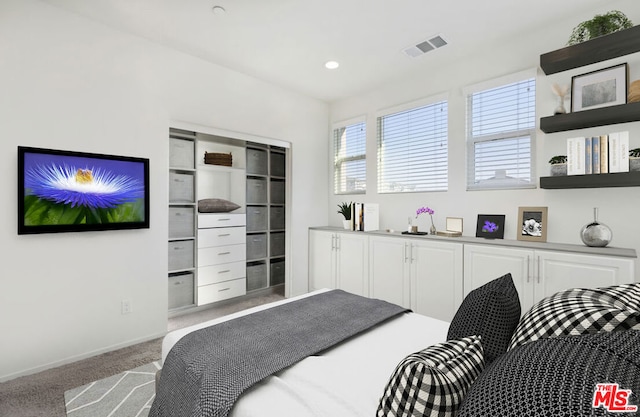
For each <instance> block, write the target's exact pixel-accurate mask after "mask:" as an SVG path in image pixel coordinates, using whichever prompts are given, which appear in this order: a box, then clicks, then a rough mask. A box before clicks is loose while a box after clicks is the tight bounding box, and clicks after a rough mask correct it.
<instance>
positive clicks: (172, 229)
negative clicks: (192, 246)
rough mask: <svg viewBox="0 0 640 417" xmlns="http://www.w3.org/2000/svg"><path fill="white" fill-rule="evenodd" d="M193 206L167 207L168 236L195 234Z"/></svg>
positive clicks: (189, 235) (179, 236) (191, 235)
mask: <svg viewBox="0 0 640 417" xmlns="http://www.w3.org/2000/svg"><path fill="white" fill-rule="evenodd" d="M194 222H195V208H193V207H169V238H181V237H193V236H195V224H194Z"/></svg>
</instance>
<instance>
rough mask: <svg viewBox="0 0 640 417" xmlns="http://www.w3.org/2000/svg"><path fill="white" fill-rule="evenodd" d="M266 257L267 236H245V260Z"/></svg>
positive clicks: (260, 234) (261, 234)
mask: <svg viewBox="0 0 640 417" xmlns="http://www.w3.org/2000/svg"><path fill="white" fill-rule="evenodd" d="M266 257H267V235H266V234H264V233H259V234H255V235H247V260H252V259H260V258H266Z"/></svg>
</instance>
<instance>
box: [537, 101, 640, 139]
mask: <svg viewBox="0 0 640 417" xmlns="http://www.w3.org/2000/svg"><path fill="white" fill-rule="evenodd" d="M639 120H640V102H637V103H627V104H619V105H617V106H609V107H602V108H599V109H592V110H583V111H577V112H574V113H566V114H557V115H555V116H548V117H541V118H540V130H542V131H543V132H544V133H554V132H564V131H566V130H574V129H583V128H587V127H595V126H606V125H613V124H618V123H627V122H636V121H639Z"/></svg>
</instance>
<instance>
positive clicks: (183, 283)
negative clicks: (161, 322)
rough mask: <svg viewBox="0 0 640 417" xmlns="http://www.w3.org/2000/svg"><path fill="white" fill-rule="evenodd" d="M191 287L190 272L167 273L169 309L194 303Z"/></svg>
mask: <svg viewBox="0 0 640 417" xmlns="http://www.w3.org/2000/svg"><path fill="white" fill-rule="evenodd" d="M193 288H194V287H193V274H192V273H187V274H176V275H169V309H174V308H180V307H187V306H190V305H193V304H195V303H194V302H193V294H194V291H193Z"/></svg>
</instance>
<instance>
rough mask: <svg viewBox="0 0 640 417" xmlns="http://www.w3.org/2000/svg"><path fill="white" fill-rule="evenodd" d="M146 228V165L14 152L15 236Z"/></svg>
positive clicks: (67, 154)
mask: <svg viewBox="0 0 640 417" xmlns="http://www.w3.org/2000/svg"><path fill="white" fill-rule="evenodd" d="M148 227H149V160H148V159H145V158H134V157H127V156H115V155H102V154H92V153H83V152H72V151H62V150H55V149H42V148H30V147H23V146H18V234H21V235H22V234H32V233H57V232H81V231H89V230H116V229H142V228H148Z"/></svg>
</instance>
